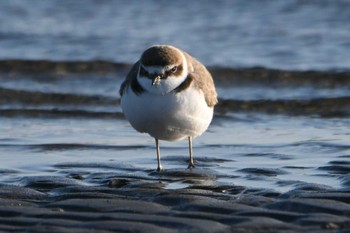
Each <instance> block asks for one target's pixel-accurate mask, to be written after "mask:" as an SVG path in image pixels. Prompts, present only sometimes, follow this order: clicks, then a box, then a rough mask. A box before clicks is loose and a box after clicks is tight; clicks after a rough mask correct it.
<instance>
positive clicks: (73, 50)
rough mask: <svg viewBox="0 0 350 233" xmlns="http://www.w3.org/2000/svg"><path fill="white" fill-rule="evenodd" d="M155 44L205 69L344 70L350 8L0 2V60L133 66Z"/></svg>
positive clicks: (307, 2) (184, 0)
mask: <svg viewBox="0 0 350 233" xmlns="http://www.w3.org/2000/svg"><path fill="white" fill-rule="evenodd" d="M152 44H172V45H175V46H178V47H179V48H182V49H184V50H186V51H188V52H189V53H191V54H192V55H194V56H196V57H198V58H199V59H200V60H201V61H203V62H204V63H205V64H206V65H210V66H220V67H255V66H261V67H266V68H278V69H288V70H344V69H349V68H350V56H349V54H350V1H348V0H334V1H333V0H317V1H314V0H283V1H278V0H250V1H244V0H218V1H188V0H178V1H165V0H148V1H136V0H131V1H130V0H103V1H100V0H49V1H43V0H30V1H28V0H3V1H0V59H1V60H6V59H47V60H60V61H76V60H84V61H92V60H106V61H113V62H122V63H133V62H135V61H136V60H137V59H138V58H139V56H140V53H141V52H142V51H143V50H144V49H145V48H147V47H148V46H150V45H152Z"/></svg>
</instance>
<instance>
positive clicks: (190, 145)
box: [188, 136, 195, 168]
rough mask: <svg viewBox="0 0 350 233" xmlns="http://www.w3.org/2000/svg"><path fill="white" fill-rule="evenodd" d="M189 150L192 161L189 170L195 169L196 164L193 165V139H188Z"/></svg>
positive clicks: (189, 163)
mask: <svg viewBox="0 0 350 233" xmlns="http://www.w3.org/2000/svg"><path fill="white" fill-rule="evenodd" d="M188 149H189V153H190V160H189V162H188V168H195V166H194V163H193V152H192V137H191V136H189V137H188Z"/></svg>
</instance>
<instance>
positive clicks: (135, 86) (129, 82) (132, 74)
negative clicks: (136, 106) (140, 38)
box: [119, 61, 144, 96]
mask: <svg viewBox="0 0 350 233" xmlns="http://www.w3.org/2000/svg"><path fill="white" fill-rule="evenodd" d="M139 65H140V62H139V61H137V62H136V63H135V64H134V65H133V66H132V68H131V69H130V71H129V73H128V74H127V76H126V78H125V80H124V82H123V83H122V84H121V85H120V89H119V95H120V96H123V94H124V93H125V91H127V89H128V88H129V87H130V86H131V89H132V90H133V91H134V92H135V93H136V94H141V93H142V92H144V89H143V88H142V87H141V85H140V84H139V83H138V82H137V79H136V77H137V72H138V70H139Z"/></svg>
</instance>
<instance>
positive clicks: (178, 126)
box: [119, 45, 218, 171]
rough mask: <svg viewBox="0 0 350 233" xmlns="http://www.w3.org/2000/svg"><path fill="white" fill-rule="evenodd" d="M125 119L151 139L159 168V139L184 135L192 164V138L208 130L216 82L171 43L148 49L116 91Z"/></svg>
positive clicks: (180, 137) (202, 67)
mask: <svg viewBox="0 0 350 233" xmlns="http://www.w3.org/2000/svg"><path fill="white" fill-rule="evenodd" d="M119 93H120V96H121V107H122V110H123V113H124V115H125V117H126V119H127V120H128V121H129V122H130V124H131V126H132V127H133V128H135V129H136V130H137V131H138V132H141V133H148V134H149V135H150V136H152V137H153V138H154V139H155V143H156V149H157V162H158V167H157V170H158V171H161V170H162V165H161V162H160V146H159V140H166V141H178V140H182V139H185V138H188V147H189V155H190V158H189V163H188V168H194V162H193V151H192V139H193V138H194V137H196V136H199V135H201V134H202V133H203V132H204V131H206V130H207V128H208V126H209V124H210V122H211V120H212V118H213V112H214V106H215V105H216V104H217V102H218V101H217V94H216V90H215V85H214V81H213V79H212V76H211V75H210V73H209V71H208V70H207V69H206V67H205V66H204V65H203V64H202V63H200V62H199V61H198V60H197V59H196V58H194V57H192V56H191V55H189V54H188V53H186V52H184V51H182V50H180V49H178V48H176V47H174V46H170V45H154V46H151V47H150V48H148V49H146V50H145V51H144V52H143V53H142V55H141V57H140V59H139V60H138V61H137V62H136V63H135V64H134V65H133V66H132V68H131V70H130V71H129V73H128V75H127V77H126V79H125V80H124V82H123V83H122V84H121V87H120V90H119Z"/></svg>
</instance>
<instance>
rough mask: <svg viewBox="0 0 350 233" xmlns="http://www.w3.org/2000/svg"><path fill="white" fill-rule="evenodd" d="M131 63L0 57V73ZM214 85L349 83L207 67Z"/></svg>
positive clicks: (342, 76)
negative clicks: (3, 58) (1, 58)
mask: <svg viewBox="0 0 350 233" xmlns="http://www.w3.org/2000/svg"><path fill="white" fill-rule="evenodd" d="M131 65H132V64H125V63H116V62H110V61H102V60H94V61H52V60H0V74H12V75H16V74H43V73H44V74H53V75H71V74H89V73H93V74H115V73H122V74H125V73H126V72H127V71H128V70H129V69H130V67H131ZM208 69H209V71H210V72H211V73H212V75H213V77H214V79H215V82H216V83H217V84H218V85H227V84H229V85H233V84H235V85H251V84H255V85H279V86H292V85H313V86H317V87H334V86H344V85H345V86H350V70H331V71H312V70H310V71H293V70H277V69H269V68H264V67H252V68H225V67H209V68H208Z"/></svg>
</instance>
